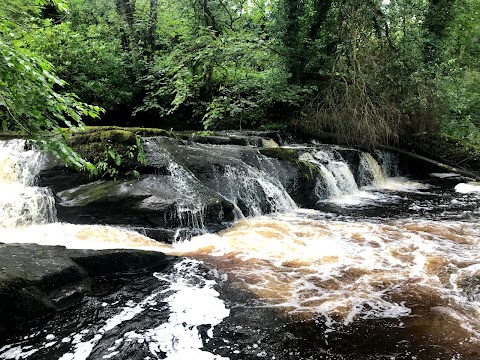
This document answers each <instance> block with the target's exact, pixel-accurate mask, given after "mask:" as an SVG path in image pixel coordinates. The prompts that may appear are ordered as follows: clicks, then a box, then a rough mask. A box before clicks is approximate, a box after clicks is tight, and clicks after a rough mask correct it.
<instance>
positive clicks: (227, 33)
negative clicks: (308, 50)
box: [135, 1, 314, 129]
mask: <svg viewBox="0 0 480 360" xmlns="http://www.w3.org/2000/svg"><path fill="white" fill-rule="evenodd" d="M188 4H192V5H193V6H192V7H191V8H189V9H190V10H188V11H186V12H185V15H184V16H183V18H182V17H179V16H178V13H177V12H175V13H172V14H171V16H168V19H170V21H171V22H173V23H175V24H181V28H180V30H181V31H180V30H179V31H177V32H172V31H168V32H166V33H165V34H164V36H162V37H161V38H163V39H166V42H165V45H166V46H167V49H165V50H164V51H159V52H158V53H157V56H156V57H155V64H154V66H153V67H152V68H151V70H150V71H149V74H148V75H146V76H145V77H143V78H142V82H143V84H144V87H145V89H146V90H147V94H146V97H145V98H144V104H143V105H142V106H140V107H138V108H137V109H136V111H135V113H136V114H141V113H143V112H148V111H150V112H152V111H154V112H155V113H157V114H158V115H159V116H161V117H169V116H175V115H177V116H182V115H181V114H189V116H191V117H193V118H194V119H196V121H197V122H201V123H202V124H203V126H204V128H205V129H216V128H232V127H233V128H240V129H241V128H242V127H250V128H251V127H258V126H261V125H262V124H263V123H265V122H268V120H269V119H268V116H269V115H270V113H271V110H272V109H273V108H276V109H280V108H284V109H287V108H295V107H297V108H298V106H299V105H300V104H301V103H302V102H303V101H304V100H305V98H306V97H308V96H309V95H311V92H312V90H313V89H314V87H312V86H310V85H293V86H292V85H290V84H289V81H288V78H289V74H288V73H287V72H286V71H285V67H284V65H283V60H282V58H281V56H280V55H279V54H278V53H277V52H276V51H275V49H274V47H275V45H274V43H275V39H271V38H270V37H269V33H268V26H269V20H270V19H269V15H268V12H267V11H268V9H269V5H267V4H266V2H262V1H260V2H258V3H255V4H251V6H247V5H246V3H245V2H242V1H221V2H215V1H212V2H208V8H207V9H203V7H202V6H203V5H202V6H201V4H200V2H197V1H193V2H189V1H186V2H185V4H183V6H187V5H188ZM181 5H182V2H178V3H176V6H181ZM222 5H223V6H222ZM199 7H200V8H199ZM236 8H237V9H241V8H243V9H244V13H243V14H242V15H240V14H239V13H235V9H236ZM192 9H193V12H192ZM166 11H167V12H168V10H166ZM170 11H171V10H170ZM205 11H206V12H207V14H206V15H205ZM180 13H181V12H180ZM164 16H166V15H164ZM163 30H165V31H166V29H163ZM283 120H284V121H285V119H283Z"/></svg>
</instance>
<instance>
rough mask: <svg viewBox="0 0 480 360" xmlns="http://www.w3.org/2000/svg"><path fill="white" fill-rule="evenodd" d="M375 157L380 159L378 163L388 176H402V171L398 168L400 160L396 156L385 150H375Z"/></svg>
mask: <svg viewBox="0 0 480 360" xmlns="http://www.w3.org/2000/svg"><path fill="white" fill-rule="evenodd" d="M375 155H376V157H377V158H378V160H379V161H378V163H379V164H380V166H381V168H382V171H383V173H384V174H385V175H386V176H388V177H398V176H400V169H399V166H398V164H399V160H398V156H397V155H396V154H394V153H391V152H387V151H383V150H375Z"/></svg>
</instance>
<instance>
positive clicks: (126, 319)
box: [0, 145, 480, 360]
mask: <svg viewBox="0 0 480 360" xmlns="http://www.w3.org/2000/svg"><path fill="white" fill-rule="evenodd" d="M0 150H2V154H3V155H4V156H8V158H9V159H10V157H11V156H12V152H15V151H17V152H18V154H16V155H15V156H17V158H16V159H17V160H16V163H19V162H20V161H21V156H24V150H23V148H21V147H18V148H15V147H12V146H11V145H10V146H9V147H8V151H7V150H6V147H5V146H4V147H3V148H1V149H0ZM7 153H8V154H7ZM5 154H7V155H5ZM18 156H20V160H19V158H18ZM31 156H32V154H30V155H28V156H27V157H30V158H31ZM366 161H369V160H368V159H367V160H366ZM4 164H5V165H4V167H3V170H2V171H3V173H2V176H1V178H2V179H3V180H2V181H3V182H2V184H0V186H1V190H2V194H3V193H10V194H13V193H14V192H13V191H12V188H13V187H17V188H18V189H20V191H17V190H16V191H17V192H16V193H15V194H17V193H19V192H20V193H21V194H20V195H18V196H19V197H21V198H22V199H25V200H21V201H24V203H28V204H29V205H28V206H29V207H30V206H33V208H34V209H37V210H36V212H32V211H30V212H29V213H30V214H38V218H39V219H40V220H38V219H36V220H35V219H30V220H28V221H26V220H25V219H24V216H23V215H22V209H23V210H24V209H25V206H27V205H25V204H24V203H22V204H24V205H21V206H20V205H18V204H19V201H20V200H18V199H17V200H12V201H11V202H13V203H14V204H17V205H18V206H16V207H13V206H10V207H9V205H8V204H9V203H7V204H4V205H3V207H4V210H3V212H4V213H3V214H2V221H3V222H4V223H2V229H0V235H1V239H2V241H11V242H36V243H40V244H45V245H54V244H60V245H64V246H67V247H70V248H93V249H106V248H136V249H147V250H154V251H161V252H164V253H167V254H172V255H178V256H179V260H178V262H176V263H175V264H172V266H170V268H169V269H167V270H166V271H165V272H164V273H155V274H151V275H149V276H143V277H139V278H137V279H135V281H133V282H132V281H127V280H125V279H121V278H120V279H117V280H115V281H109V282H108V283H105V284H102V283H99V284H98V285H97V286H96V288H95V289H94V293H93V294H91V295H90V296H88V298H87V299H86V301H85V302H83V303H82V304H81V305H80V306H78V307H76V308H74V309H70V310H68V311H66V312H63V313H60V314H57V315H55V316H54V317H52V318H50V319H47V320H43V321H40V322H39V323H38V324H36V325H34V326H33V327H32V329H31V330H29V331H28V333H25V334H23V335H21V336H16V337H14V338H11V339H4V340H3V341H1V342H0V359H62V360H67V359H182V360H183V359H200V360H201V359H232V360H233V359H239V360H240V359H277V360H278V359H280V360H282V359H298V360H303V359H352V360H353V359H391V360H393V359H452V360H453V359H456V360H460V359H472V360H473V359H480V251H479V250H480V225H479V223H478V220H479V218H480V210H479V204H480V192H478V191H477V190H478V188H477V186H476V185H475V184H472V183H469V182H468V179H461V178H460V177H456V176H453V175H452V174H431V175H430V176H429V177H427V178H426V179H423V180H414V179H408V178H404V177H394V178H393V177H388V176H385V174H382V176H379V175H377V177H376V179H377V181H375V182H374V183H373V184H372V185H370V186H368V187H363V188H358V189H356V190H355V191H350V192H348V191H340V190H341V189H340V190H338V192H337V193H335V196H332V197H331V198H329V199H327V200H325V201H323V202H320V203H319V204H317V205H318V206H317V210H308V209H293V210H290V211H285V212H278V213H275V214H271V215H263V216H262V215H259V216H255V217H249V218H244V219H239V220H238V221H236V222H235V223H234V224H232V226H231V227H229V228H228V229H226V230H224V231H222V232H220V233H217V234H204V235H201V236H197V237H194V238H192V239H191V240H186V241H179V242H176V243H174V244H172V245H167V244H161V243H158V242H156V241H154V240H151V239H149V238H147V237H145V236H143V235H141V234H139V233H136V232H134V231H130V230H128V229H120V228H115V227H109V226H93V225H91V226H89V225H72V224H61V223H56V222H54V219H53V220H52V218H54V213H55V211H54V208H53V203H52V202H49V201H46V202H45V201H43V200H41V201H40V200H38V199H39V198H42V199H43V198H45V197H47V198H48V196H49V195H48V189H42V188H36V187H35V186H33V182H32V181H33V180H32V179H29V178H28V176H25V175H21V174H20V175H21V176H20V175H19V170H18V166H17V168H15V166H11V165H8V163H7V162H6V161H4ZM22 168H24V167H22ZM327 170H328V169H327V168H326V170H325V171H327ZM347 180H348V179H347ZM349 181H350V180H349ZM5 189H7V190H5ZM332 191H333V190H332ZM335 191H337V190H335ZM12 196H13V195H12ZM2 201H3V200H2ZM5 201H7V200H5ZM32 204H33V205H32ZM7 211H8V213H6V212H7ZM35 216H37V215H35ZM3 219H5V220H3ZM22 219H23V220H22ZM42 219H43V220H42ZM7 222H8V223H7ZM12 222H13V223H12ZM25 222H26V223H25Z"/></svg>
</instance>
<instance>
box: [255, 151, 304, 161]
mask: <svg viewBox="0 0 480 360" xmlns="http://www.w3.org/2000/svg"><path fill="white" fill-rule="evenodd" d="M258 151H260V153H261V154H262V155H265V156H267V157H270V158H274V159H278V160H285V161H289V162H291V163H295V162H297V161H298V156H299V154H298V151H297V150H295V149H287V148H282V147H279V148H263V149H260V150H258Z"/></svg>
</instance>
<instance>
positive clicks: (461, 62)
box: [437, 0, 480, 146]
mask: <svg viewBox="0 0 480 360" xmlns="http://www.w3.org/2000/svg"><path fill="white" fill-rule="evenodd" d="M479 16H480V4H479V3H478V2H477V1H473V0H461V1H457V2H456V3H455V6H454V17H453V18H452V19H451V22H450V27H449V32H448V35H447V36H445V39H444V42H443V48H444V52H443V58H444V61H443V63H442V64H441V67H440V69H441V72H440V76H439V77H438V78H437V81H438V84H439V88H440V90H441V92H442V95H443V98H444V101H445V103H446V107H447V109H448V112H447V113H446V114H445V116H444V120H443V124H442V125H443V126H442V132H443V134H445V135H447V136H453V137H456V138H463V139H465V141H468V142H469V143H471V144H475V145H476V146H479V145H480V88H479V86H478V84H479V82H480V58H479V56H478V55H479V54H480V23H479V22H478V17H479Z"/></svg>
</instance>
